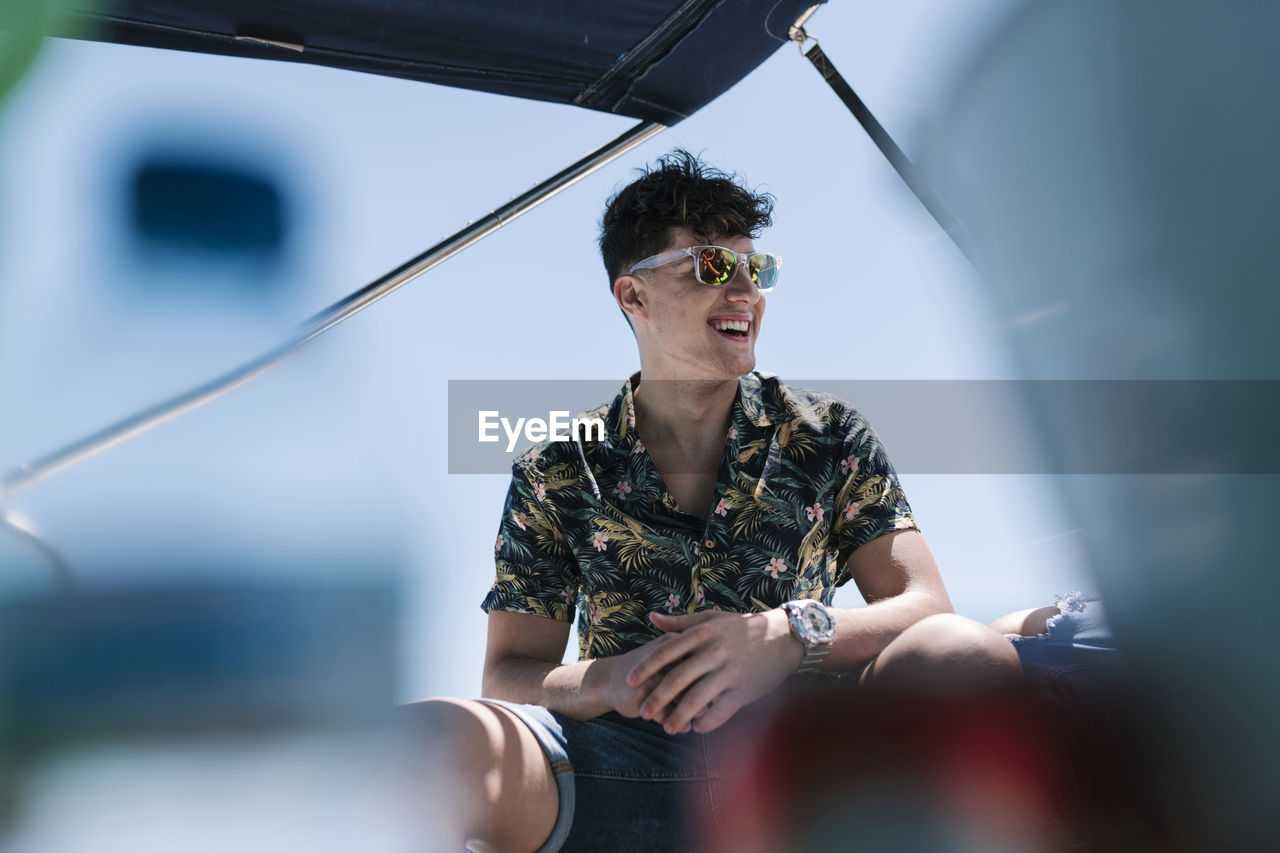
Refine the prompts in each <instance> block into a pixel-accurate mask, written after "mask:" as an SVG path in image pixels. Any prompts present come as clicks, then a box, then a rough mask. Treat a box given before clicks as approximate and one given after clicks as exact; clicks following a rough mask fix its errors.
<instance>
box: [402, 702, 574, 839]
mask: <svg viewBox="0 0 1280 853" xmlns="http://www.w3.org/2000/svg"><path fill="white" fill-rule="evenodd" d="M404 710H405V712H406V713H407V714H409V715H410V716H411V718H412V725H414V726H415V727H416V728H418V730H419V731H420V732H422V735H423V739H424V746H425V751H426V756H427V757H426V762H425V767H424V771H425V772H426V773H427V775H428V776H429V777H430V780H431V781H430V782H429V784H428V786H427V787H428V790H427V792H426V793H427V795H428V796H434V797H438V798H440V799H442V800H443V801H445V802H446V803H447V804H448V806H447V808H448V814H449V815H450V816H451V818H452V819H453V820H454V821H456V822H457V823H458V824H459V825H460V826H459V827H457V828H456V829H457V831H458V832H460V833H461V834H462V836H463V837H468V838H479V839H481V840H483V841H486V842H489V843H490V844H492V845H493V846H494V847H496V848H497V849H500V850H524V849H528V850H536V849H537V848H538V847H539V846H540V845H541V843H542V842H543V841H545V840H546V838H547V837H548V836H549V835H550V834H551V829H552V827H553V826H554V825H555V821H556V816H557V814H558V811H559V790H558V787H557V785H556V781H555V777H554V775H553V774H552V772H551V767H550V764H549V762H548V761H547V759H546V756H545V754H544V753H543V752H542V748H541V746H540V745H539V743H538V741H537V738H536V737H535V736H534V734H533V732H532V731H530V730H529V728H528V727H527V726H526V725H525V724H524V723H523V722H522V721H520V720H519V718H517V717H516V716H515V715H514V714H512V713H511V712H510V711H508V710H506V709H504V708H500V707H497V706H494V705H490V704H487V703H484V702H475V701H471V700H466V699H452V698H443V697H442V698H434V699H426V700H423V701H421V702H415V703H413V704H412V705H407V706H405V707H404Z"/></svg>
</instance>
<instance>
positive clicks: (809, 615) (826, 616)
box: [782, 598, 836, 672]
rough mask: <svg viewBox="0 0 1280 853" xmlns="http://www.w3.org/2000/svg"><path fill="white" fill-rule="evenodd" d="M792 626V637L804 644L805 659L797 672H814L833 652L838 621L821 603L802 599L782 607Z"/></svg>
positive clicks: (789, 602)
mask: <svg viewBox="0 0 1280 853" xmlns="http://www.w3.org/2000/svg"><path fill="white" fill-rule="evenodd" d="M782 610H783V612H785V613H786V614H787V621H788V622H789V623H790V624H791V636H793V637H795V638H796V639H797V640H799V641H800V642H801V643H803V644H804V657H803V658H801V659H800V666H799V667H798V668H797V669H796V672H813V671H815V670H816V669H817V668H818V665H819V664H821V663H822V659H823V658H825V657H826V656H827V652H829V651H830V650H831V639H832V638H833V637H834V636H835V633H836V620H835V619H833V618H831V613H830V612H829V611H828V610H827V608H826V607H825V606H824V605H823V603H822V602H821V601H814V600H813V599H811V598H801V599H797V600H796V601H788V602H787V603H786V604H784V605H782Z"/></svg>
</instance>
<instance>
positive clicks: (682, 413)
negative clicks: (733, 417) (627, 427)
mask: <svg viewBox="0 0 1280 853" xmlns="http://www.w3.org/2000/svg"><path fill="white" fill-rule="evenodd" d="M641 380H642V381H641V384H640V387H638V388H636V390H635V393H634V398H635V406H636V430H637V431H638V432H639V433H640V437H641V438H642V439H643V440H644V442H645V444H646V445H655V444H659V443H660V444H664V445H670V446H674V447H679V448H687V449H691V450H692V449H696V448H699V447H704V446H707V445H711V446H716V447H720V446H723V444H724V434H725V431H726V430H727V429H728V427H729V413H730V411H731V410H732V408H733V400H734V397H735V396H736V395H737V393H738V380H737V379H736V378H734V379H727V380H694V379H644V378H643V376H642V377H641Z"/></svg>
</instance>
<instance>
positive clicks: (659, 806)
mask: <svg viewBox="0 0 1280 853" xmlns="http://www.w3.org/2000/svg"><path fill="white" fill-rule="evenodd" d="M1057 605H1058V609H1059V611H1060V613H1059V615H1057V616H1054V617H1053V618H1051V619H1050V620H1049V621H1048V624H1047V626H1046V632H1045V633H1044V634H1042V635H1040V636H1037V637H1020V636H1017V635H1012V634H1010V635H1006V636H1008V637H1009V639H1010V641H1012V642H1013V644H1014V647H1015V648H1016V650H1017V652H1018V657H1019V659H1020V661H1021V662H1022V667H1023V674H1024V676H1025V678H1026V680H1027V682H1028V683H1029V684H1030V685H1031V686H1033V687H1035V688H1037V689H1038V690H1040V691H1042V692H1043V693H1044V694H1046V695H1047V697H1048V698H1049V699H1050V700H1051V701H1054V702H1056V703H1057V704H1059V705H1061V706H1064V708H1065V709H1066V710H1069V711H1073V712H1074V711H1078V710H1081V709H1086V708H1087V707H1088V706H1089V705H1090V704H1091V701H1092V699H1091V697H1096V696H1098V695H1105V694H1100V693H1099V691H1101V690H1103V689H1105V688H1107V687H1108V686H1109V684H1110V683H1112V682H1111V680H1112V679H1113V678H1114V676H1115V674H1116V672H1117V665H1118V659H1117V656H1116V651H1115V647H1114V644H1113V642H1112V639H1111V632H1110V629H1109V628H1108V626H1107V621H1106V617H1105V613H1104V612H1103V609H1102V603H1101V602H1100V601H1099V600H1097V599H1086V598H1085V597H1084V596H1083V595H1081V594H1080V593H1078V592H1076V593H1064V594H1061V595H1059V596H1058V600H1057ZM858 674H859V673H848V674H845V675H843V676H840V677H827V678H822V679H819V680H818V682H811V683H810V684H811V686H810V688H809V689H825V687H826V686H830V685H838V684H845V685H848V684H857V676H858ZM804 684H805V682H803V681H801V682H799V683H798V684H797V685H791V689H790V691H788V690H780V691H777V692H776V693H775V694H774V695H773V696H771V697H766V698H765V699H763V700H760V701H758V702H756V703H754V704H752V705H750V706H748V707H746V708H743V709H741V710H740V711H738V713H737V714H735V715H734V717H733V719H731V720H730V721H729V722H728V723H726V724H725V725H724V726H721V727H720V728H718V729H716V730H715V731H713V732H710V733H708V734H706V735H700V734H697V733H695V732H690V733H688V734H683V735H668V734H667V733H666V732H665V731H664V730H663V728H662V726H661V725H659V724H658V723H655V722H652V721H650V720H642V719H631V718H627V717H623V716H621V715H619V714H616V713H613V712H610V713H607V714H604V715H602V716H599V717H596V718H594V719H590V720H584V721H579V720H574V719H571V718H569V717H566V716H564V715H562V714H558V713H556V712H554V711H549V710H547V709H546V708H543V707H541V706H539V705H521V704H516V703H513V702H505V701H501V700H498V699H481V700H480V701H482V702H488V703H490V704H493V705H500V706H502V707H503V708H506V709H508V710H509V711H511V712H512V713H514V714H515V715H516V716H518V717H519V718H520V719H521V720H523V721H524V723H525V724H526V725H527V726H528V727H529V728H530V729H531V730H532V731H533V733H534V735H536V736H537V738H538V741H539V742H540V743H541V744H542V749H543V751H544V752H545V753H546V755H547V758H548V760H549V761H550V764H551V769H552V772H553V773H554V774H555V778H556V783H557V785H558V787H559V792H560V811H559V814H558V816H557V818H556V823H555V827H554V829H552V832H551V836H550V837H549V838H548V839H547V841H546V843H545V844H543V846H542V847H541V848H540V851H539V853H553V851H557V850H561V851H570V853H572V851H599V850H608V851H613V853H631V851H643V852H644V853H648V851H668V850H669V851H698V850H702V849H705V848H707V847H709V846H710V843H709V840H710V838H711V837H712V836H713V834H714V833H716V832H718V831H720V830H722V829H723V822H724V820H725V819H726V818H727V817H729V816H731V815H732V814H733V804H732V803H728V802H726V800H725V797H726V796H729V795H731V794H732V793H733V792H734V791H736V790H739V788H738V787H737V785H736V784H735V783H736V782H737V781H738V780H740V778H741V777H740V774H741V773H742V769H741V768H740V767H739V766H738V765H736V764H735V763H734V761H733V758H734V756H735V755H736V756H741V755H742V754H743V753H744V752H749V750H745V751H744V750H743V749H742V748H741V746H742V744H743V743H749V742H752V739H753V738H755V737H756V736H757V735H759V733H760V732H761V731H763V730H764V729H766V728H767V727H768V726H769V725H770V724H771V722H772V721H773V720H774V719H775V714H776V713H777V711H778V709H779V708H781V707H785V703H786V701H787V698H788V695H791V696H792V697H794V696H795V695H796V692H797V690H803V689H804V686H803V685H804ZM735 746H736V747H737V748H736V749H735Z"/></svg>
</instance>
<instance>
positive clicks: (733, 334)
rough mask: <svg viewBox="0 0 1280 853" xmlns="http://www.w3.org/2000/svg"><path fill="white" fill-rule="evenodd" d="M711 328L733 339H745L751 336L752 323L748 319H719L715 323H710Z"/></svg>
mask: <svg viewBox="0 0 1280 853" xmlns="http://www.w3.org/2000/svg"><path fill="white" fill-rule="evenodd" d="M707 325H709V326H710V327H711V328H713V329H715V330H716V331H717V332H719V333H720V334H721V335H722V336H724V337H726V338H729V339H731V340H738V341H740V340H744V339H745V338H747V337H750V335H751V332H750V331H749V330H750V328H751V324H750V323H749V322H747V321H746V320H719V321H717V322H714V323H708V324H707Z"/></svg>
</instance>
